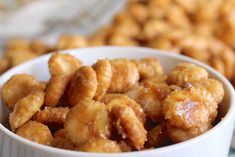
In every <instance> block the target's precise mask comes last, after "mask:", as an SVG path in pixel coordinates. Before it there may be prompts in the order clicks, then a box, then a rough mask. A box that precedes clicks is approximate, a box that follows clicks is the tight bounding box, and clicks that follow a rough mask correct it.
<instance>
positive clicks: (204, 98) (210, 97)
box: [184, 79, 223, 122]
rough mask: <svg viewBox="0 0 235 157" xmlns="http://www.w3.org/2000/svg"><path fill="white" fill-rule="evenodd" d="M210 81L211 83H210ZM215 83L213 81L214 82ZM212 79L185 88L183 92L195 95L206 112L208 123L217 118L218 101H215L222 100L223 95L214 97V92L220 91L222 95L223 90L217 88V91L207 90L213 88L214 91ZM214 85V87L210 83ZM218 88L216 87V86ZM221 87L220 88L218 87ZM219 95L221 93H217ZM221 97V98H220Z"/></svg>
mask: <svg viewBox="0 0 235 157" xmlns="http://www.w3.org/2000/svg"><path fill="white" fill-rule="evenodd" d="M211 80H212V81H211ZM214 81H215V80H214ZM214 81H213V79H207V80H205V81H202V82H201V83H198V84H194V85H193V86H192V87H189V88H185V89H184V90H185V91H190V92H191V94H192V95H196V96H197V97H198V101H200V102H201V103H203V104H204V106H205V108H206V110H207V111H208V114H209V119H210V120H209V121H211V122H213V121H214V120H215V118H216V116H217V112H218V111H217V109H218V101H217V100H219V99H220V100H222V98H223V95H220V97H215V95H216V92H218V93H219V92H220V91H219V90H220V89H222V93H223V88H220V89H219V88H218V91H215V90H213V89H212V91H210V90H208V89H207V88H208V86H209V88H214V89H216V85H217V84H216V83H217V82H216V81H215V82H214ZM212 82H213V83H215V84H214V85H212V84H210V83H212ZM212 86H213V87H212ZM217 87H218V86H217ZM219 87H222V86H219ZM219 94H221V93H219ZM221 96H222V97H221Z"/></svg>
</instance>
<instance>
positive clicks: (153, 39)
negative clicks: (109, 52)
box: [0, 0, 235, 83]
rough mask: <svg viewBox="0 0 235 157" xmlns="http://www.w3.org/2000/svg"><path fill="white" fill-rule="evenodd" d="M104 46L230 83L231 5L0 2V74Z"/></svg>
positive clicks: (133, 0)
mask: <svg viewBox="0 0 235 157" xmlns="http://www.w3.org/2000/svg"><path fill="white" fill-rule="evenodd" d="M103 45H118V46H144V47H151V48H155V49H161V50H165V51H167V52H169V53H179V54H183V55H186V56H189V57H192V58H195V59H197V60H200V61H202V62H204V63H207V64H209V65H211V66H212V67H214V68H215V69H216V70H218V71H219V72H220V73H222V74H223V75H224V76H226V77H227V78H228V79H229V80H230V81H232V82H234V83H235V53H234V49H235V0H89V1H87V0H0V52H1V53H0V54H1V57H0V74H2V73H4V72H5V71H6V70H8V69H9V68H11V67H14V66H16V65H19V64H21V63H23V62H25V61H27V60H30V59H32V58H35V57H37V56H39V55H42V54H45V53H48V52H52V51H57V50H63V49H71V48H81V47H91V46H103Z"/></svg>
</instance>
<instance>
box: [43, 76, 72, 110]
mask: <svg viewBox="0 0 235 157" xmlns="http://www.w3.org/2000/svg"><path fill="white" fill-rule="evenodd" d="M68 82H69V76H67V75H64V74H57V75H52V76H51V78H50V80H49V82H48V83H47V86H46V91H45V102H44V104H45V106H48V107H55V106H57V105H58V102H59V100H60V98H61V97H62V96H63V95H64V93H65V89H66V87H67V84H68Z"/></svg>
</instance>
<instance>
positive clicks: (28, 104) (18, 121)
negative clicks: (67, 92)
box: [9, 90, 44, 131]
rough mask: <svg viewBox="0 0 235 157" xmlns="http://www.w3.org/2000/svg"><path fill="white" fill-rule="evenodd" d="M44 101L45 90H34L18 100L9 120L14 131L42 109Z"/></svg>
mask: <svg viewBox="0 0 235 157" xmlns="http://www.w3.org/2000/svg"><path fill="white" fill-rule="evenodd" d="M43 102H44V92H43V91H42V90H33V91H32V92H30V93H29V94H28V95H27V96H25V97H24V98H22V99H20V100H19V101H17V102H16V104H15V108H14V110H13V112H11V113H10V115H9V122H10V126H11V129H12V131H15V129H17V128H19V127H20V126H22V125H23V124H24V123H25V122H27V121H28V120H30V119H31V118H32V117H33V115H34V114H35V113H36V112H37V111H39V110H40V108H41V106H42V105H43Z"/></svg>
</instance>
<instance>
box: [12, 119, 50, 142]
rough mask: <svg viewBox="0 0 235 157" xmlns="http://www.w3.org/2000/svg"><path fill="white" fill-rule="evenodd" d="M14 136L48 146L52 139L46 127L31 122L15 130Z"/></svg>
mask: <svg viewBox="0 0 235 157" xmlns="http://www.w3.org/2000/svg"><path fill="white" fill-rule="evenodd" d="M16 134H17V135H19V136H21V137H23V138H26V139H28V140H30V141H33V142H36V143H39V144H45V145H50V143H51V141H52V139H53V137H52V135H51V131H50V129H49V128H48V127H47V126H46V125H44V124H42V123H39V122H36V121H32V120H30V121H28V122H27V123H25V124H24V125H22V126H21V127H20V128H19V129H17V131H16Z"/></svg>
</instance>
